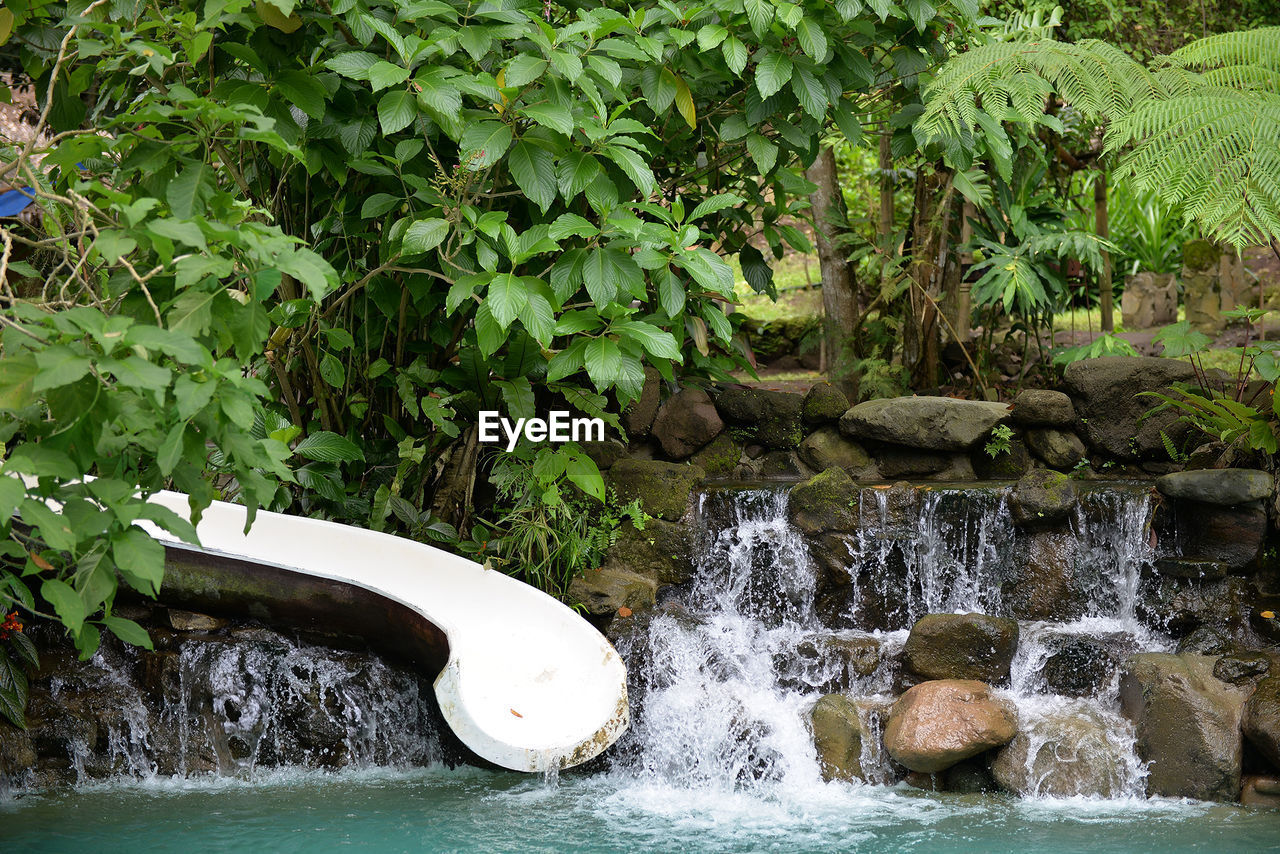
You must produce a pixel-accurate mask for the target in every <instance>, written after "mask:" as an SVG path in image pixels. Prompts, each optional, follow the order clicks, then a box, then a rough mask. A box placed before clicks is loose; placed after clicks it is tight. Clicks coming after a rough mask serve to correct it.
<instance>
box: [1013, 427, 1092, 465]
mask: <svg viewBox="0 0 1280 854" xmlns="http://www.w3.org/2000/svg"><path fill="white" fill-rule="evenodd" d="M1026 440H1027V447H1028V448H1030V449H1031V453H1033V454H1035V455H1036V456H1037V457H1039V458H1040V459H1041V460H1043V461H1044V464H1045V465H1047V466H1048V467H1049V468H1054V469H1060V470H1062V471H1069V470H1071V469H1074V468H1075V467H1076V466H1077V465H1079V463H1080V461H1081V460H1083V459H1084V442H1081V441H1080V437H1079V436H1077V435H1076V434H1075V433H1072V432H1071V431H1069V430H1057V429H1055V428H1053V427H1036V428H1032V429H1030V430H1028V431H1027V436H1026Z"/></svg>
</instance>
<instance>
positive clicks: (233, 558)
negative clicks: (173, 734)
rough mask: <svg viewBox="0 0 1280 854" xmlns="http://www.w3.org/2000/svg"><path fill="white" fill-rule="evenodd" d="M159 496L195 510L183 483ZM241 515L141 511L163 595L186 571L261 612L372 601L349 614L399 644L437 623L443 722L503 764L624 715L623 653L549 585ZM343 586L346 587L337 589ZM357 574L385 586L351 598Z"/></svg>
mask: <svg viewBox="0 0 1280 854" xmlns="http://www.w3.org/2000/svg"><path fill="white" fill-rule="evenodd" d="M150 500H151V501H152V502H154V503H156V504H162V505H164V506H166V507H168V508H169V509H170V510H173V511H174V512H176V513H178V514H179V515H181V516H182V517H183V518H187V517H188V516H189V506H188V503H187V496H186V495H184V494H182V493H180V492H159V493H156V494H155V495H154V496H152V497H151V499H150ZM244 523H245V508H244V507H242V506H240V505H238V504H228V503H226V502H222V501H215V502H213V504H212V505H211V506H210V507H209V508H208V509H207V510H205V511H204V515H203V516H202V518H201V520H200V524H199V526H198V527H197V529H196V531H197V533H198V535H199V537H200V546H199V547H196V546H192V545H189V544H187V543H183V542H181V541H180V540H178V539H177V538H175V537H174V536H173V535H171V534H169V533H168V532H166V531H163V530H161V529H159V528H157V527H155V526H154V525H151V524H150V523H146V522H140V523H138V524H139V525H140V526H142V527H144V528H145V529H146V530H147V532H148V533H150V534H151V535H152V536H154V537H155V538H156V539H158V540H160V541H161V542H162V543H163V544H164V545H165V546H166V549H167V552H168V560H167V561H166V563H167V564H168V567H169V571H168V573H167V575H166V581H165V587H164V588H163V589H162V590H161V598H162V599H165V598H166V593H167V591H169V589H170V587H171V586H175V585H176V586H177V587H178V588H180V589H179V590H178V595H180V596H181V595H182V590H181V588H186V592H188V593H190V592H191V591H192V590H196V589H203V601H210V600H212V601H215V602H217V601H222V602H224V603H228V604H231V603H238V605H239V606H240V607H247V609H248V613H249V614H250V616H261V615H266V614H269V613H271V612H272V609H273V608H275V609H276V610H277V611H291V612H294V613H298V612H301V613H306V612H307V611H308V610H309V608H310V607H311V603H310V602H308V601H305V600H307V599H313V600H321V599H323V600H325V604H327V606H328V607H329V608H330V609H332V607H333V606H334V603H335V602H336V603H337V604H339V605H342V606H343V607H344V608H345V609H346V610H361V611H362V612H363V613H360V614H356V615H353V616H354V619H353V620H349V621H347V623H346V624H347V625H354V626H357V627H360V626H361V625H362V624H363V625H370V624H375V625H370V628H371V630H372V631H376V632H377V633H379V634H380V635H381V637H382V638H383V639H384V640H387V641H389V642H390V645H391V646H393V647H394V646H398V645H401V644H400V642H401V641H402V640H403V646H404V648H406V649H412V648H414V647H415V646H416V647H417V648H422V647H423V645H424V639H423V636H424V635H429V636H430V637H427V638H426V640H425V644H426V645H427V646H428V647H434V649H433V650H432V654H431V655H428V656H426V657H427V658H431V657H435V658H436V659H437V662H436V663H437V664H439V663H440V660H441V659H443V666H442V668H441V669H440V674H439V676H437V677H436V680H435V693H436V698H437V700H438V701H439V704H440V710H441V712H443V714H444V718H445V720H446V722H448V724H449V726H450V728H452V730H453V732H454V733H455V734H456V735H457V736H458V738H459V739H460V740H461V741H462V743H463V744H465V745H466V746H467V747H468V748H470V749H471V750H472V751H474V752H475V753H476V754H477V755H478V756H480V757H481V758H482V759H486V760H488V761H490V762H492V763H494V764H496V765H500V766H502V767H504V768H510V769H512V770H516V771H531V772H542V771H550V770H554V769H558V768H569V767H572V766H574V765H579V764H581V763H583V762H586V761H587V760H588V759H591V758H592V757H594V756H596V755H597V754H599V753H600V752H601V751H603V750H604V749H605V748H606V747H608V746H609V745H611V744H612V743H613V742H614V741H616V740H617V738H618V736H620V735H621V734H622V733H623V731H624V730H625V729H626V728H627V723H628V709H627V688H626V668H625V666H624V665H623V663H622V659H621V658H619V656H618V653H617V652H616V651H615V650H614V648H613V646H612V645H610V643H609V642H608V641H607V640H606V639H605V638H604V637H603V636H602V635H601V634H600V633H599V632H598V631H596V629H595V628H594V627H592V626H591V625H590V624H589V623H587V622H586V621H585V620H583V619H582V618H581V617H579V616H578V615H577V614H575V613H574V612H573V611H572V610H571V609H569V608H568V607H566V606H565V605H563V604H562V603H560V602H558V601H557V600H555V599H553V598H552V597H550V596H548V595H547V594H545V593H543V592H542V591H540V590H537V589H535V588H533V587H530V586H529V585H527V584H525V583H523V582H521V581H517V580H516V579H514V578H511V577H510V576H507V575H504V574H503V573H501V572H498V571H495V570H489V569H485V568H484V567H483V566H481V565H480V564H478V563H476V562H474V561H470V560H467V559H466V558H462V557H459V556H458V555H455V554H451V553H449V552H446V551H442V550H441V549H437V548H434V547H432V546H429V545H425V544H423V543H418V542H414V541H412V540H407V539H404V538H402V537H396V536H392V535H390V534H382V533H378V532H376V531H369V530H365V529H361V528H353V527H350V526H349V525H341V524H338V523H336V522H326V521H322V520H319V519H308V518H304V517H299V516H287V515H284V514H281V513H268V512H266V511H259V512H258V514H257V517H256V518H255V520H254V523H253V527H252V529H251V530H250V531H249V533H248V534H245V533H244ZM184 564H185V566H186V567H187V569H186V570H185V571H183V569H182V567H183V566H184ZM193 567H194V569H193ZM228 573H230V574H228ZM170 576H176V577H174V578H173V579H171V578H170ZM267 576H270V577H273V578H274V579H276V580H275V581H274V582H273V584H274V586H273V587H272V588H271V589H272V590H273V591H278V592H275V593H273V594H272V596H270V597H263V596H262V594H261V592H260V591H261V589H262V588H261V587H260V586H257V582H260V581H261V580H262V578H263V577H267ZM171 580H172V582H173V584H172V585H171ZM316 582H319V584H317V583H316ZM333 582H336V583H337V584H336V585H334V584H333ZM308 584H310V586H308ZM237 585H238V586H239V587H240V589H241V593H242V595H241V596H240V597H239V598H237V597H236V595H234V594H235V590H234V589H233V588H234V587H236V586H237ZM343 586H345V587H347V588H348V590H347V591H342V590H341V589H337V592H336V593H335V588H340V587H343ZM350 588H358V589H360V590H363V591H368V592H369V593H372V594H375V596H374V597H368V596H357V597H356V598H355V599H350V598H344V597H346V596H347V594H349V592H350ZM246 590H247V591H248V592H247V593H246V592H245V591H246ZM263 598H274V599H275V600H276V601H274V602H263V601H261V600H262V599H263ZM290 598H292V599H294V601H292V602H290V601H281V600H288V599H290ZM377 598H381V599H382V600H389V601H383V602H377V601H376V599H377ZM371 599H372V600H375V601H374V604H373V606H372V607H370V606H369V602H370V601H371ZM391 603H398V604H399V605H401V606H403V609H401V608H396V607H395V606H394V605H393V604H391ZM316 604H317V605H320V604H321V603H319V602H317V603H316ZM379 606H381V607H379ZM404 609H407V610H408V611H409V612H412V615H417V617H419V618H421V619H417V620H415V619H414V618H413V616H412V615H409V614H405V613H404ZM255 612H256V613H255ZM406 618H407V619H406ZM422 620H425V621H426V623H428V624H429V625H425V626H424V625H423V624H422ZM410 635H413V636H414V637H410ZM441 635H443V638H441ZM441 640H443V641H444V643H441ZM446 643H447V658H446V657H445V655H444V653H445V650H444V649H443V648H442V647H443V646H444V645H445V644H446ZM384 645H386V644H384ZM419 658H422V656H419Z"/></svg>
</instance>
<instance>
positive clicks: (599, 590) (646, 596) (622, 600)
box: [569, 566, 658, 616]
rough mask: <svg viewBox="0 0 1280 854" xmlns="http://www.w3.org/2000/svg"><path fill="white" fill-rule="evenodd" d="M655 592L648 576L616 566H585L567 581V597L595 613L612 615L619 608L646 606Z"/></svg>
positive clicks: (655, 585)
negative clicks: (578, 573) (583, 570)
mask: <svg viewBox="0 0 1280 854" xmlns="http://www.w3.org/2000/svg"><path fill="white" fill-rule="evenodd" d="M657 593H658V584H657V582H655V581H654V580H653V579H652V578H648V577H646V576H643V575H640V574H639V573H635V572H631V571H630V570H626V569H621V568H619V567H608V566H606V567H602V568H600V569H588V570H586V571H585V572H583V573H581V574H580V575H578V576H577V577H576V578H574V579H573V581H571V582H570V583H569V599H570V600H572V601H574V602H577V603H579V604H581V605H582V606H583V607H585V608H586V610H587V613H588V614H592V615H595V616H608V615H612V614H616V613H618V610H619V609H621V608H628V609H630V610H632V611H639V610H642V609H644V608H648V607H649V606H650V605H652V604H653V603H654V600H655V597H656V596H657Z"/></svg>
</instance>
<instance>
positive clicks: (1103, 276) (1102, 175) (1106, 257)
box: [1093, 171, 1114, 332]
mask: <svg viewBox="0 0 1280 854" xmlns="http://www.w3.org/2000/svg"><path fill="white" fill-rule="evenodd" d="M1093 215H1094V223H1095V224H1096V226H1097V229H1098V236H1099V237H1101V238H1102V239H1103V240H1107V239H1109V238H1110V236H1111V227H1110V225H1109V224H1108V222H1107V173H1106V171H1102V172H1099V173H1098V180H1096V181H1094V182H1093ZM1098 294H1099V307H1100V308H1101V309H1102V331H1103V332H1112V331H1114V325H1113V324H1112V322H1111V314H1112V311H1113V308H1112V302H1111V301H1112V293H1111V253H1110V252H1106V251H1103V253H1102V269H1101V270H1100V271H1099V272H1098Z"/></svg>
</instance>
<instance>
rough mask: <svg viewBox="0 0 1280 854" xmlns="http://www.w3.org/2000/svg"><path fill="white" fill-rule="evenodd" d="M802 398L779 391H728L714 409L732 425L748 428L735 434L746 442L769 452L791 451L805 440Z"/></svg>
mask: <svg viewBox="0 0 1280 854" xmlns="http://www.w3.org/2000/svg"><path fill="white" fill-rule="evenodd" d="M803 403H804V398H803V397H801V396H800V395H798V394H790V393H788V392H782V391H766V390H765V389H758V388H731V389H725V390H724V391H722V392H720V395H719V396H718V397H717V398H716V409H717V410H719V412H720V414H721V415H722V416H723V417H724V419H725V420H726V421H728V422H730V423H731V424H736V425H740V426H741V427H745V428H748V429H746V430H739V431H735V432H736V433H737V435H739V436H740V437H742V438H744V439H746V440H747V441H749V442H754V443H756V444H760V445H763V446H764V447H766V448H769V449H770V450H775V451H790V450H794V449H795V448H798V447H799V446H800V443H801V442H802V441H803V440H804V424H803V423H802V420H801V415H800V410H801V407H802V405H803Z"/></svg>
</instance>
